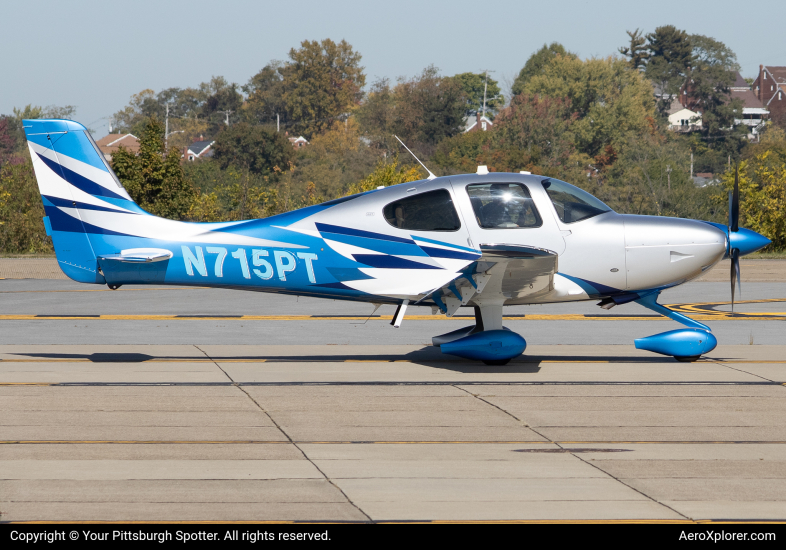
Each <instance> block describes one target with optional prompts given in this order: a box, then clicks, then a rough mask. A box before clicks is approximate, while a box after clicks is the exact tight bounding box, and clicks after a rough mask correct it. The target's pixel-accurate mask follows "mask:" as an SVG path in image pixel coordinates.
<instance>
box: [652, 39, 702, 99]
mask: <svg viewBox="0 0 786 550" xmlns="http://www.w3.org/2000/svg"><path fill="white" fill-rule="evenodd" d="M647 41H648V42H649V44H648V49H649V61H648V62H647V67H646V71H645V72H646V75H647V78H649V79H650V80H651V81H652V82H653V83H655V85H656V86H657V87H658V88H659V89H660V92H661V94H664V95H662V100H661V102H660V104H659V106H658V107H659V109H660V111H661V113H665V112H666V110H667V109H668V108H669V107H670V105H671V96H673V95H674V94H676V93H677V91H678V90H679V88H680V86H682V84H683V82H685V74H686V72H687V70H688V67H689V66H690V64H691V56H692V51H691V50H692V46H691V43H690V39H689V37H688V33H686V32H685V31H682V30H679V29H677V28H676V27H675V26H674V25H664V26H662V27H658V28H656V29H655V32H652V33H649V34H647Z"/></svg>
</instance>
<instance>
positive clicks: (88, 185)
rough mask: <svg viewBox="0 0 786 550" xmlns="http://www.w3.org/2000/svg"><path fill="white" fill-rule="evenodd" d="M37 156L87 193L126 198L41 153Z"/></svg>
mask: <svg viewBox="0 0 786 550" xmlns="http://www.w3.org/2000/svg"><path fill="white" fill-rule="evenodd" d="M36 154H38V153H36ZM38 158H40V159H41V160H42V161H43V162H44V164H46V165H47V166H49V168H51V169H52V170H54V172H55V173H56V174H62V176H63V177H64V178H65V180H66V181H67V182H68V183H70V184H71V185H73V186H74V187H76V188H78V189H81V190H82V191H84V192H85V193H89V194H91V195H95V196H97V197H111V198H113V199H123V200H128V199H126V198H125V197H124V196H122V195H118V194H117V193H114V192H112V191H110V190H109V189H107V188H106V187H104V186H102V185H98V184H97V183H96V182H94V181H92V180H89V179H87V178H85V177H83V176H80V175H79V174H77V173H76V172H74V171H73V170H69V169H68V168H66V167H65V166H63V165H61V164H58V163H56V162H55V161H53V160H50V159H48V158H46V157H45V156H43V155H40V154H38Z"/></svg>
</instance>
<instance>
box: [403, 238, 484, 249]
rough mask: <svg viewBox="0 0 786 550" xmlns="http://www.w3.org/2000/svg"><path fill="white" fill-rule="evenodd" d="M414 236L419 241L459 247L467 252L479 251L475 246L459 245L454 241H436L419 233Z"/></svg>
mask: <svg viewBox="0 0 786 550" xmlns="http://www.w3.org/2000/svg"><path fill="white" fill-rule="evenodd" d="M412 238H413V239H416V240H418V241H422V242H424V243H431V244H439V245H442V246H450V247H451V248H458V249H459V250H464V251H466V252H475V253H477V251H476V250H475V249H474V248H466V247H464V246H459V245H457V244H453V243H445V242H442V241H435V240H434V239H427V238H425V237H421V236H419V235H418V236H415V235H412Z"/></svg>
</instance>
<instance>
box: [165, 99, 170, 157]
mask: <svg viewBox="0 0 786 550" xmlns="http://www.w3.org/2000/svg"><path fill="white" fill-rule="evenodd" d="M164 120H165V122H164V150H165V151H166V149H167V148H168V147H167V145H169V103H167V104H166V117H165V118H164Z"/></svg>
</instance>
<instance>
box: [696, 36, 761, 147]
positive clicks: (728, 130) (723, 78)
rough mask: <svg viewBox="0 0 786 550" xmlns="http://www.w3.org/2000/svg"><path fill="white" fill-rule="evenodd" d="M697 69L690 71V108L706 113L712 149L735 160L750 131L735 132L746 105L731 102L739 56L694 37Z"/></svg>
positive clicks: (704, 122)
mask: <svg viewBox="0 0 786 550" xmlns="http://www.w3.org/2000/svg"><path fill="white" fill-rule="evenodd" d="M690 42H691V44H692V45H693V66H692V67H691V68H690V69H689V70H688V75H687V76H688V79H689V85H688V86H687V92H688V105H689V106H690V107H692V108H693V109H696V110H700V111H701V113H702V120H701V122H702V130H701V131H702V134H703V136H704V137H705V138H706V139H707V140H708V146H709V147H711V148H713V149H718V150H722V151H723V152H724V154H725V155H732V156H734V157H735V158H736V157H738V156H739V152H740V151H741V149H742V147H743V146H744V145H745V143H746V141H745V138H746V135H747V128H746V127H744V126H742V125H740V127H739V128H736V129H735V119H742V101H740V100H739V99H733V100H732V99H731V94H730V91H731V85H732V84H733V83H734V81H735V78H736V73H737V71H738V70H739V68H740V67H739V64H738V63H737V56H736V55H735V54H734V52H733V51H732V50H731V49H730V48H728V47H727V46H726V45H725V44H724V43H723V42H720V41H718V40H715V39H714V38H710V37H708V36H703V35H700V34H693V35H691V36H690Z"/></svg>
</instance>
